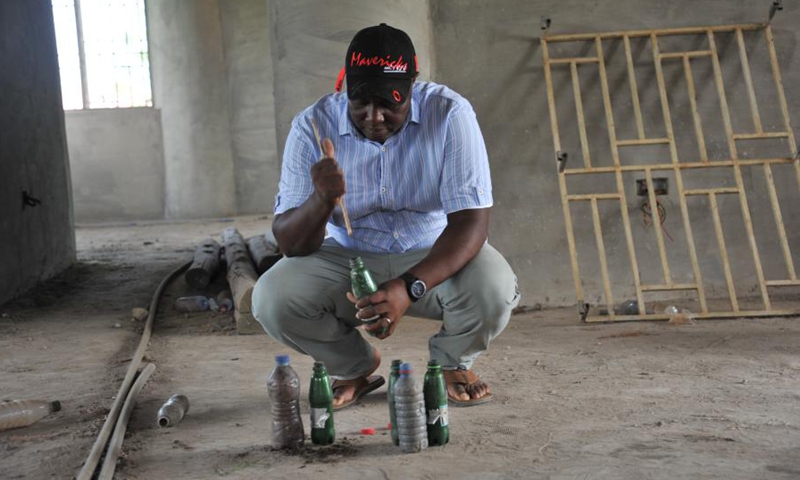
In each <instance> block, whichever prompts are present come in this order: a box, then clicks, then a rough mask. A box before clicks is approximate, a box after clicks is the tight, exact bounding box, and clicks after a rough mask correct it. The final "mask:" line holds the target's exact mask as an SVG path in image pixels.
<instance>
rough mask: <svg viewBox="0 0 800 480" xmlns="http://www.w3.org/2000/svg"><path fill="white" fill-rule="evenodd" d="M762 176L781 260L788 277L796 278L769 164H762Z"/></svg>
mask: <svg viewBox="0 0 800 480" xmlns="http://www.w3.org/2000/svg"><path fill="white" fill-rule="evenodd" d="M764 177H766V180H767V191H768V192H769V201H770V203H772V214H773V215H774V216H775V226H776V227H777V228H778V239H779V240H780V244H781V250H782V251H783V261H784V262H785V263H786V272H787V273H788V274H789V279H791V280H797V273H796V272H795V270H794V262H793V261H792V250H791V249H790V248H789V240H788V238H787V237H786V227H785V226H784V225H783V214H782V213H781V204H780V201H778V191H777V190H776V189H775V179H774V178H772V168H771V167H770V166H769V165H764Z"/></svg>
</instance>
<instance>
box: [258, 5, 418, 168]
mask: <svg viewBox="0 0 800 480" xmlns="http://www.w3.org/2000/svg"><path fill="white" fill-rule="evenodd" d="M269 8H270V24H269V25H270V39H271V41H272V60H273V65H274V68H275V80H274V85H275V118H276V130H277V134H278V152H280V154H281V155H282V154H283V145H284V142H285V141H286V135H288V133H289V127H290V126H291V123H292V118H294V116H295V115H296V114H297V113H298V112H299V111H300V110H302V109H303V108H305V107H307V106H308V105H310V104H311V103H312V102H313V101H314V100H316V99H318V98H319V97H321V96H322V95H324V94H326V93H330V92H332V91H333V86H334V82H335V80H336V76H337V75H338V73H339V70H340V69H341V68H342V67H343V66H344V56H345V52H346V51H347V46H348V45H349V44H350V40H352V39H353V35H355V33H356V32H357V31H359V30H361V29H362V28H365V27H369V26H372V25H377V24H379V23H387V24H389V25H391V26H393V27H397V28H400V29H402V30H405V31H406V32H407V33H408V34H409V36H411V39H412V40H413V41H414V47H415V48H416V50H417V58H418V59H419V63H420V78H421V79H429V78H430V74H431V65H432V64H433V61H432V60H433V53H432V52H433V50H432V47H433V42H432V41H431V23H430V14H429V7H428V1H427V0H375V1H363V0H343V1H337V2H318V1H314V0H275V1H273V0H270V2H269Z"/></svg>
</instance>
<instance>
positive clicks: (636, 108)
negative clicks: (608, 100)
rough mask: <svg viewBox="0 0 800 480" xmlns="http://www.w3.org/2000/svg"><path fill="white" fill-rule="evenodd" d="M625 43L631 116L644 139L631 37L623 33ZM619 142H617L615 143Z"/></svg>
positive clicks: (641, 138)
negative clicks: (631, 105) (631, 107)
mask: <svg viewBox="0 0 800 480" xmlns="http://www.w3.org/2000/svg"><path fill="white" fill-rule="evenodd" d="M622 38H623V41H624V43H625V61H626V63H627V64H628V83H630V85H631V99H632V101H633V116H634V117H635V118H636V131H637V132H638V133H639V139H640V140H644V139H645V138H646V135H645V133H644V122H643V121H642V106H641V105H640V104H639V86H638V85H637V84H636V72H635V69H634V67H633V54H632V53H631V39H630V37H629V36H627V35H625V36H623V37H622ZM619 144H620V143H619V142H617V145H619Z"/></svg>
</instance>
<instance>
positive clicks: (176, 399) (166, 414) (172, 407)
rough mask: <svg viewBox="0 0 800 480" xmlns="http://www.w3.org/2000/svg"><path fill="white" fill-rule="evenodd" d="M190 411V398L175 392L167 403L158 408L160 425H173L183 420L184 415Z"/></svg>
mask: <svg viewBox="0 0 800 480" xmlns="http://www.w3.org/2000/svg"><path fill="white" fill-rule="evenodd" d="M188 411H189V399H188V398H186V395H181V394H175V395H173V396H171V397H170V398H169V400H167V403H165V404H164V405H162V406H161V408H159V409H158V426H159V427H171V426H173V425H176V424H178V422H180V421H181V420H183V416H184V415H186V412H188Z"/></svg>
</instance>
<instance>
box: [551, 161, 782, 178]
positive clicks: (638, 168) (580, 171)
mask: <svg viewBox="0 0 800 480" xmlns="http://www.w3.org/2000/svg"><path fill="white" fill-rule="evenodd" d="M736 164H737V165H741V166H753V165H764V164H770V165H781V164H783V165H785V164H797V161H796V160H794V159H793V158H759V159H753V160H736ZM733 165H734V162H733V160H719V161H713V162H707V163H703V162H685V163H679V164H677V165H676V164H674V163H654V164H653V165H622V166H619V167H592V168H568V169H566V170H564V174H566V175H589V174H594V173H614V172H616V171H617V170H621V171H623V172H643V171H645V170H652V171H654V172H655V171H658V170H675V169H680V170H691V169H694V168H724V167H732V166H733Z"/></svg>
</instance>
